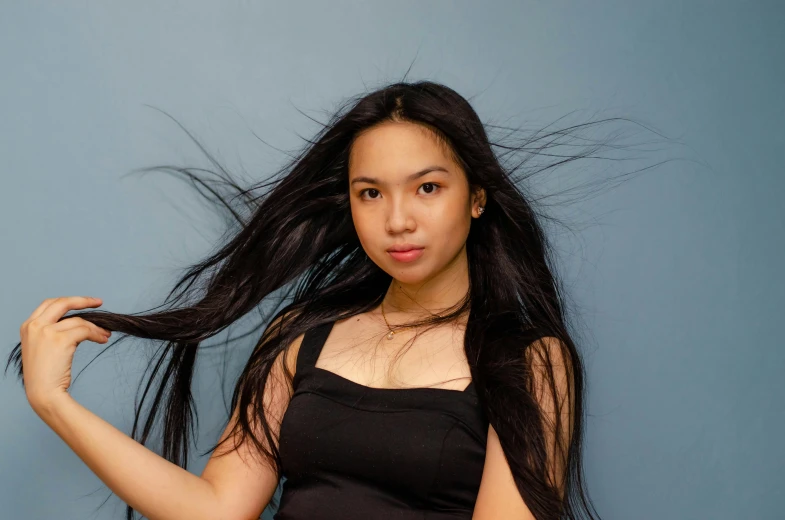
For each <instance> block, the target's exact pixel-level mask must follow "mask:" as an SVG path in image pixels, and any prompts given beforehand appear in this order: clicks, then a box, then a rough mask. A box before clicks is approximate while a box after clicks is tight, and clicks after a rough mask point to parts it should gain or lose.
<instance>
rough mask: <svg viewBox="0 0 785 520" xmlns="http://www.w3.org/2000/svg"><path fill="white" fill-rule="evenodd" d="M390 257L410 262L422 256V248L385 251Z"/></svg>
mask: <svg viewBox="0 0 785 520" xmlns="http://www.w3.org/2000/svg"><path fill="white" fill-rule="evenodd" d="M387 252H388V253H389V254H390V256H391V257H393V258H394V259H396V260H398V261H399V262H412V261H414V260H417V259H418V258H420V256H422V252H423V248H422V247H419V248H415V249H409V250H408V251H387Z"/></svg>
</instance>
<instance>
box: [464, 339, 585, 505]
mask: <svg viewBox="0 0 785 520" xmlns="http://www.w3.org/2000/svg"><path fill="white" fill-rule="evenodd" d="M527 355H528V356H529V358H528V359H529V363H530V366H531V367H532V372H533V378H532V388H531V390H532V393H533V397H534V399H535V400H536V401H537V404H538V406H539V408H540V412H541V414H542V423H543V424H542V426H543V430H544V433H545V440H546V443H545V448H546V453H547V467H548V478H549V480H550V483H551V484H553V485H555V486H556V488H557V489H558V491H559V493H560V494H561V495H562V498H563V495H564V479H565V476H566V474H565V472H566V466H567V449H568V447H569V443H570V438H571V435H572V428H573V421H574V417H573V413H574V400H575V394H574V388H573V386H574V379H573V373H572V369H573V368H572V363H571V361H570V359H569V357H568V355H567V353H566V352H565V350H564V348H563V345H562V343H561V342H560V341H559V339H558V338H555V337H545V338H543V340H542V341H541V342H538V343H537V344H535V345H534V346H533V348H530V349H529V350H528V351H527ZM472 518H473V519H474V520H496V519H503V518H520V519H521V520H523V519H527V520H528V519H531V520H534V515H533V514H532V512H531V510H530V509H529V508H528V506H527V505H526V503H525V502H524V500H523V498H522V497H521V494H520V491H518V487H517V485H516V484H515V480H514V479H513V475H512V471H511V470H510V466H509V464H508V462H507V458H506V456H505V454H504V451H503V450H502V447H501V444H500V442H499V437H498V435H497V434H496V430H494V428H493V426H489V427H488V444H487V448H486V454H485V465H484V468H483V474H482V480H481V481H480V490H479V492H478V496H477V502H476V503H475V508H474V515H473V516H472Z"/></svg>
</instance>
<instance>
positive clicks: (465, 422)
mask: <svg viewBox="0 0 785 520" xmlns="http://www.w3.org/2000/svg"><path fill="white" fill-rule="evenodd" d="M333 324H334V322H329V323H325V324H323V325H320V326H317V327H315V328H313V329H311V330H309V331H307V332H306V333H305V335H304V337H303V341H302V344H301V345H300V350H299V352H298V355H297V370H296V372H295V376H294V380H293V385H294V393H293V394H292V398H291V401H290V402H289V407H288V408H287V410H286V413H285V414H284V417H283V420H282V423H281V429H280V438H279V449H280V455H281V459H282V473H283V477H284V479H285V480H284V482H283V490H282V494H281V501H280V506H279V508H278V511H277V512H276V514H275V516H274V517H273V518H274V520H327V519H330V520H333V519H341V520H368V519H376V518H379V519H385V520H387V519H389V520H415V519H416V520H448V519H449V520H457V519H466V520H470V519H471V517H472V512H473V510H474V503H475V501H476V499H477V492H478V491H479V487H480V480H481V478H482V470H483V465H484V463H485V446H486V442H487V437H488V421H487V419H486V417H485V414H484V413H483V411H482V409H481V408H480V406H479V399H478V397H477V393H476V390H475V388H474V383H473V382H472V383H470V384H469V386H467V387H466V389H465V390H463V391H461V390H451V389H446V388H404V389H398V388H392V389H391V388H372V387H368V386H365V385H361V384H359V383H355V382H353V381H351V380H349V379H346V378H344V377H342V376H339V375H338V374H336V373H334V372H331V371H329V370H325V369H321V368H317V367H316V366H315V363H316V360H317V359H318V357H319V352H320V351H321V349H322V346H323V345H324V343H325V341H326V340H327V336H328V335H329V334H330V330H332V327H333Z"/></svg>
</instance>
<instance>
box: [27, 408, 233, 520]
mask: <svg viewBox="0 0 785 520" xmlns="http://www.w3.org/2000/svg"><path fill="white" fill-rule="evenodd" d="M31 405H32V406H33V409H34V410H35V412H36V413H37V414H38V416H39V417H41V419H43V421H44V422H45V423H46V424H47V425H48V426H49V427H50V428H52V429H53V430H54V431H55V432H56V433H57V435H59V436H60V438H61V439H63V440H64V441H65V443H66V444H68V446H69V447H70V448H71V449H72V450H74V452H75V453H76V454H77V455H78V456H79V458H80V459H82V460H83V461H84V463H85V464H87V466H88V467H89V468H90V469H91V470H92V471H93V473H95V474H96V475H97V476H98V478H100V479H101V480H102V481H103V482H104V483H105V484H106V485H107V486H109V488H110V489H111V490H112V491H113V492H114V493H115V494H117V496H119V497H120V498H121V499H122V500H123V501H124V502H126V503H127V504H129V505H130V506H131V507H133V508H134V509H136V510H137V511H139V512H141V513H142V514H143V515H144V516H145V517H147V518H149V519H150V520H159V519H160V520H164V519H166V520H168V519H172V520H174V519H179V518H183V519H185V518H188V519H193V520H197V519H200V518H204V519H208V518H209V519H223V518H226V519H228V518H229V517H228V516H225V514H224V511H223V508H222V507H221V500H220V497H219V495H218V494H217V493H216V492H215V488H214V486H213V485H212V484H211V483H210V482H209V481H207V480H205V479H202V478H200V477H198V476H196V475H194V474H192V473H189V472H188V471H186V470H184V469H183V468H181V467H179V466H177V465H176V464H173V463H171V462H169V461H168V460H166V459H164V458H163V457H161V456H160V455H158V454H156V453H155V452H153V451H151V450H150V449H148V448H146V447H145V446H143V445H142V444H140V443H138V442H136V441H135V440H133V439H132V438H131V437H129V436H128V435H126V434H125V433H123V432H121V431H120V430H118V429H117V428H115V427H114V426H112V425H111V424H110V423H108V422H106V421H105V420H103V419H101V418H100V417H98V416H97V415H95V414H94V413H92V412H91V411H89V410H87V409H86V408H85V407H83V406H82V405H81V404H79V403H78V402H76V401H75V400H74V399H73V398H72V397H71V396H70V395H69V394H67V393H63V394H60V395H59V396H57V397H55V398H52V399H50V400H48V401H47V402H45V403H40V404H39V403H35V402H31Z"/></svg>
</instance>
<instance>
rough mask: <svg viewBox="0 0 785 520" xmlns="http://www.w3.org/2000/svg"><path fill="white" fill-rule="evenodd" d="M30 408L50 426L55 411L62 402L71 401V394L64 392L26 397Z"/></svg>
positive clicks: (60, 406)
mask: <svg viewBox="0 0 785 520" xmlns="http://www.w3.org/2000/svg"><path fill="white" fill-rule="evenodd" d="M27 401H28V402H29V403H30V407H31V408H32V409H33V411H34V412H35V413H36V415H38V416H39V417H40V418H41V419H42V420H43V421H44V422H45V423H47V424H50V423H51V421H52V419H53V418H54V416H55V414H56V413H57V411H58V410H59V409H60V408H62V406H63V403H64V402H68V401H73V397H71V394H69V393H68V392H65V391H56V392H52V393H50V394H47V395H37V396H36V395H32V396H28V398H27Z"/></svg>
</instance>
